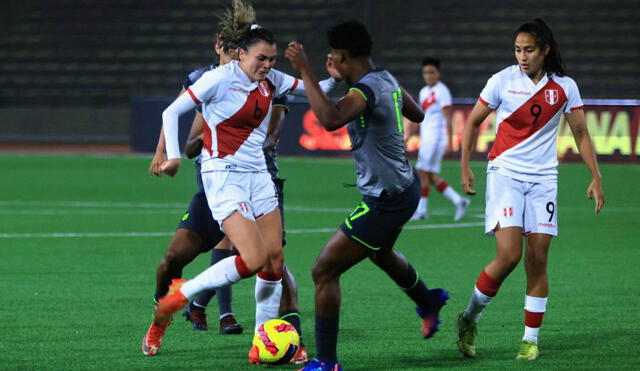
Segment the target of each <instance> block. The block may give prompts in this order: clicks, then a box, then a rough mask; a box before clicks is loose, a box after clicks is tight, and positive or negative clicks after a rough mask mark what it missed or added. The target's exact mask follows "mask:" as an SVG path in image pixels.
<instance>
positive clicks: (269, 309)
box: [254, 276, 282, 331]
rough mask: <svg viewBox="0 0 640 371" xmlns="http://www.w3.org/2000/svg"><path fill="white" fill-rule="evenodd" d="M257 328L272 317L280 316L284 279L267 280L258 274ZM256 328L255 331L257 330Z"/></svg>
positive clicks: (256, 292) (256, 291)
mask: <svg viewBox="0 0 640 371" xmlns="http://www.w3.org/2000/svg"><path fill="white" fill-rule="evenodd" d="M255 295H256V328H255V330H257V329H258V327H260V325H262V324H263V323H265V322H267V321H268V320H270V319H274V318H278V309H280V297H281V296H282V280H281V279H280V280H277V281H267V280H264V279H262V278H260V277H258V276H256V290H255ZM255 330H254V331H255Z"/></svg>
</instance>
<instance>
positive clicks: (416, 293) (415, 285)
mask: <svg viewBox="0 0 640 371" xmlns="http://www.w3.org/2000/svg"><path fill="white" fill-rule="evenodd" d="M394 281H395V282H396V284H397V285H398V286H400V288H401V289H402V290H404V292H405V293H406V294H407V296H408V297H409V298H410V299H411V300H413V302H414V303H416V305H417V306H418V307H420V308H424V309H428V308H429V302H430V295H429V290H428V289H427V285H425V284H424V282H423V281H422V280H421V279H420V277H418V273H417V272H416V270H415V269H413V266H411V264H409V267H408V269H407V272H406V274H404V275H402V277H401V278H399V279H397V280H394Z"/></svg>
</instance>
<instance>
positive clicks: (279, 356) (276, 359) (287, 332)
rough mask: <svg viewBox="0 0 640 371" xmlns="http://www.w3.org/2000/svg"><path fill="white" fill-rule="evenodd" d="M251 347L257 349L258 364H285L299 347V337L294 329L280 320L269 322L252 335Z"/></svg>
mask: <svg viewBox="0 0 640 371" xmlns="http://www.w3.org/2000/svg"><path fill="white" fill-rule="evenodd" d="M253 345H255V346H256V347H257V348H258V357H259V358H260V362H263V363H271V364H283V363H287V362H289V361H290V360H291V358H293V356H294V355H295V354H296V352H297V351H298V348H299V347H300V336H299V335H298V332H297V331H296V329H295V327H293V325H292V324H290V323H289V322H287V321H284V320H281V319H272V320H269V321H267V322H265V323H263V324H262V325H260V327H258V330H257V331H256V333H255V335H253Z"/></svg>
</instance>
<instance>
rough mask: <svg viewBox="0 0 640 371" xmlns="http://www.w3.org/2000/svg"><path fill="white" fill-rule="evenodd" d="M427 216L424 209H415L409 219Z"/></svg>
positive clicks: (425, 217)
mask: <svg viewBox="0 0 640 371" xmlns="http://www.w3.org/2000/svg"><path fill="white" fill-rule="evenodd" d="M427 218H428V216H427V212H426V211H425V210H416V212H415V213H413V215H412V216H411V218H410V219H409V221H416V220H426V219H427Z"/></svg>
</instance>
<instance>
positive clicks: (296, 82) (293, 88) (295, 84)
mask: <svg viewBox="0 0 640 371" xmlns="http://www.w3.org/2000/svg"><path fill="white" fill-rule="evenodd" d="M294 78H295V77H294ZM299 81H300V80H298V79H297V78H296V79H295V81H294V82H293V86H291V89H289V91H294V90H296V88H297V87H298V82H299Z"/></svg>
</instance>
